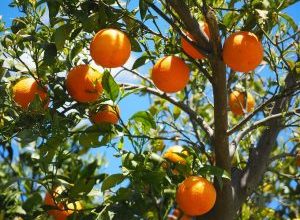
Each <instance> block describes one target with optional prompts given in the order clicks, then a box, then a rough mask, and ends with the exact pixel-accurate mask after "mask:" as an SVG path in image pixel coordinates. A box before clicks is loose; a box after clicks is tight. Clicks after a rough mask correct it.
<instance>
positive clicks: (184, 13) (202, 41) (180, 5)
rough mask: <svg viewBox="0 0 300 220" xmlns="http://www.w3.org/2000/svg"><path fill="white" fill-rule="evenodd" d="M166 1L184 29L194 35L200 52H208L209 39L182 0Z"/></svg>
mask: <svg viewBox="0 0 300 220" xmlns="http://www.w3.org/2000/svg"><path fill="white" fill-rule="evenodd" d="M166 2H167V3H168V4H169V5H170V6H171V7H172V8H173V9H174V10H175V12H176V13H177V14H178V15H179V17H180V19H181V20H182V22H183V24H184V25H185V27H186V30H187V31H188V32H189V33H190V34H191V35H192V36H193V37H194V39H195V41H196V42H197V44H198V46H199V47H200V48H201V51H200V52H202V53H203V52H204V54H206V55H207V54H209V52H210V50H211V49H210V45H209V40H208V38H207V36H206V34H205V33H204V31H203V30H202V29H201V28H200V25H199V22H198V21H197V20H196V19H195V18H194V17H193V16H192V14H191V12H190V9H189V8H188V7H187V5H186V4H185V3H184V1H182V0H166ZM196 46H197V45H196ZM197 48H198V47H197ZM202 48H203V49H202Z"/></svg>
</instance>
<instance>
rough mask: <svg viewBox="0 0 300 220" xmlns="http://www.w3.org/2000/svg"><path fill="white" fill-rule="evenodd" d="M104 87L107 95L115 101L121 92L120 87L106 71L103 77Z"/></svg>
mask: <svg viewBox="0 0 300 220" xmlns="http://www.w3.org/2000/svg"><path fill="white" fill-rule="evenodd" d="M102 86H103V88H104V90H105V93H106V95H107V96H108V97H109V98H110V99H111V100H112V101H115V100H116V99H117V98H118V96H119V92H120V87H119V85H118V84H117V83H116V81H115V80H114V78H113V77H112V75H111V74H110V72H109V71H105V72H104V74H103V77H102Z"/></svg>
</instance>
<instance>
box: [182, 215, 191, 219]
mask: <svg viewBox="0 0 300 220" xmlns="http://www.w3.org/2000/svg"><path fill="white" fill-rule="evenodd" d="M191 219H192V217H191V216H188V215H183V216H182V217H181V218H180V220H191Z"/></svg>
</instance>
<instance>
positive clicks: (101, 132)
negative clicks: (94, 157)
mask: <svg viewBox="0 0 300 220" xmlns="http://www.w3.org/2000/svg"><path fill="white" fill-rule="evenodd" d="M100 136H103V137H102V139H101V141H100V140H99V138H100ZM112 137H113V132H112V125H110V124H101V125H94V126H91V127H88V128H87V129H86V130H85V131H84V132H83V133H82V134H81V135H80V137H79V143H80V145H82V146H83V147H84V148H85V149H89V148H91V147H100V146H103V145H105V144H107V143H108V142H109V141H110V140H111V138H112Z"/></svg>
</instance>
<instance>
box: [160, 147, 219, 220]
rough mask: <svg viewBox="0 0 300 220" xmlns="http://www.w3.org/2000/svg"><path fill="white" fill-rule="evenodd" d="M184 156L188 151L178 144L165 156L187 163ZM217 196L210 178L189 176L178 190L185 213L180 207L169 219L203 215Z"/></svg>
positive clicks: (174, 161) (177, 195)
mask: <svg viewBox="0 0 300 220" xmlns="http://www.w3.org/2000/svg"><path fill="white" fill-rule="evenodd" d="M184 156H188V152H187V151H186V150H185V149H184V148H183V147H181V146H177V145H176V146H173V147H170V148H169V149H168V150H167V151H166V152H165V154H164V156H163V157H164V158H165V159H166V160H168V161H170V162H172V163H175V164H182V165H185V164H186V159H185V158H184ZM172 172H173V173H174V174H178V172H174V171H172ZM216 196H217V195H216V190H215V187H214V186H213V184H212V183H210V182H209V181H208V180H206V179H205V178H203V177H200V176H189V177H187V178H186V179H185V180H184V181H183V182H182V183H181V184H179V186H178V188H177V192H176V202H177V205H178V206H179V207H178V208H179V209H180V210H182V211H183V214H180V211H179V209H175V210H174V211H173V213H172V214H171V215H170V216H169V219H170V220H171V219H175V220H176V219H180V220H183V219H186V220H187V219H192V216H197V215H203V214H205V213H207V212H209V211H210V210H211V209H212V208H213V207H214V205H215V202H216ZM179 216H181V217H179Z"/></svg>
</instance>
